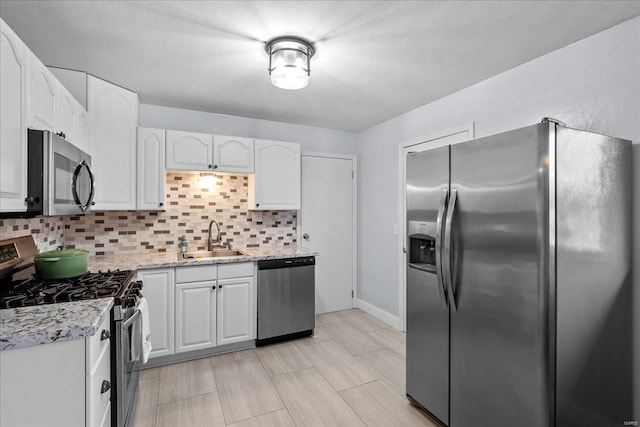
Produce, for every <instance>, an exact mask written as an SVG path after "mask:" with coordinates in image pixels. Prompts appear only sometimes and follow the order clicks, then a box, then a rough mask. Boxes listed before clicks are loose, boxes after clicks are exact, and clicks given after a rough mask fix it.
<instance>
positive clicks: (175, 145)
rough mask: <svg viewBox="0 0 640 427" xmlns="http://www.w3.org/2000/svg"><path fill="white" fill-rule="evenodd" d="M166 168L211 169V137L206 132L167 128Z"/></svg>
mask: <svg viewBox="0 0 640 427" xmlns="http://www.w3.org/2000/svg"><path fill="white" fill-rule="evenodd" d="M167 169H168V170H189V171H210V170H213V137H212V136H211V135H210V134H208V133H194V132H180V131H177V130H168V131H167Z"/></svg>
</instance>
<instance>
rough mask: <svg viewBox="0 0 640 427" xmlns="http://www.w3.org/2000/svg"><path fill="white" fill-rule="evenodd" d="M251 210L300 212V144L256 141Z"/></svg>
mask: <svg viewBox="0 0 640 427" xmlns="http://www.w3.org/2000/svg"><path fill="white" fill-rule="evenodd" d="M248 200H249V209H258V210H278V209H280V210H289V209H300V144H296V143H292V142H279V141H267V140H261V139H256V140H255V175H253V176H251V175H250V176H249V199H248Z"/></svg>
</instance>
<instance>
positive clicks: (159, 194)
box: [136, 127, 165, 211]
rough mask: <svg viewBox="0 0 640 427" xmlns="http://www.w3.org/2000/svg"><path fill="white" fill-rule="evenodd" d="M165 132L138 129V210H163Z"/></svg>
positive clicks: (161, 130) (162, 130)
mask: <svg viewBox="0 0 640 427" xmlns="http://www.w3.org/2000/svg"><path fill="white" fill-rule="evenodd" d="M164 134H165V131H164V129H151V128H142V127H139V128H138V191H137V196H136V197H137V199H138V200H137V207H138V209H139V210H150V211H154V210H164V209H165V208H164V198H165V191H164V190H165V169H164V168H165V161H164V154H165V146H164V144H165V135H164Z"/></svg>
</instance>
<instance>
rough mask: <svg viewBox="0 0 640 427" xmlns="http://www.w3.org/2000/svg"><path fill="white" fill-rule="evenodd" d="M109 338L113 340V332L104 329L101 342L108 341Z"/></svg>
mask: <svg viewBox="0 0 640 427" xmlns="http://www.w3.org/2000/svg"><path fill="white" fill-rule="evenodd" d="M109 338H111V332H110V331H109V330H107V329H103V330H102V333H101V334H100V341H104V340H108V339H109Z"/></svg>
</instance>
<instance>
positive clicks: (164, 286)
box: [137, 268, 176, 359]
mask: <svg viewBox="0 0 640 427" xmlns="http://www.w3.org/2000/svg"><path fill="white" fill-rule="evenodd" d="M137 280H142V282H143V283H144V285H143V286H144V287H143V288H142V294H143V295H144V297H145V298H146V299H147V303H148V305H149V326H150V331H151V347H152V349H151V353H150V354H149V358H150V359H152V358H154V357H158V356H168V355H170V354H173V353H174V352H175V351H174V293H175V286H176V284H175V275H174V269H173V268H164V269H157V270H140V271H138V278H137Z"/></svg>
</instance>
